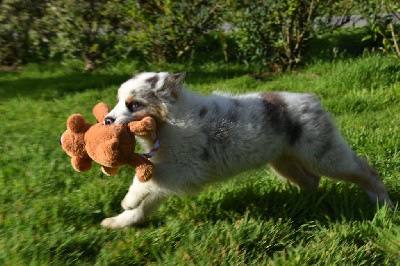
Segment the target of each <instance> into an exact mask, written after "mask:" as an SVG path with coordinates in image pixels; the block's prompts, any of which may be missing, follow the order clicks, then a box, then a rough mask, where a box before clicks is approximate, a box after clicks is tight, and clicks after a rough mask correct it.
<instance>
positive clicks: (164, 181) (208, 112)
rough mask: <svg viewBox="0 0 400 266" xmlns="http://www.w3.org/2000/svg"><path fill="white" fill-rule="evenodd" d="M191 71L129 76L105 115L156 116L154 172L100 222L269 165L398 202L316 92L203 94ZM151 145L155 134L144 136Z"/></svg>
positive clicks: (122, 221)
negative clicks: (192, 83) (190, 79)
mask: <svg viewBox="0 0 400 266" xmlns="http://www.w3.org/2000/svg"><path fill="white" fill-rule="evenodd" d="M184 78H185V73H177V74H171V73H168V72H145V73H140V74H138V75H136V76H135V77H133V78H131V79H129V80H128V81H126V82H125V83H123V84H122V85H121V86H120V88H119V89H118V103H117V105H116V106H115V107H114V108H113V110H111V112H110V113H109V114H108V115H107V116H106V118H105V121H104V123H105V124H113V123H117V124H120V123H127V122H129V121H132V120H140V119H142V118H143V117H145V116H151V117H153V118H154V119H155V120H156V122H157V130H156V135H157V136H158V138H159V140H160V147H159V150H158V151H157V152H156V154H155V156H154V157H153V158H151V161H152V162H153V163H154V164H155V169H156V171H155V176H154V178H152V179H151V180H150V181H148V182H145V183H140V182H139V181H138V180H137V178H136V176H135V177H134V179H133V183H132V185H131V186H130V188H129V191H128V193H127V194H126V196H125V198H124V199H123V201H122V204H121V205H122V208H123V209H124V210H125V211H123V212H122V213H121V214H119V215H117V216H115V217H111V218H106V219H104V220H103V221H102V223H101V224H102V226H104V227H106V228H122V227H126V226H131V225H136V224H141V223H143V222H145V221H146V220H147V218H148V217H149V216H150V215H151V214H152V213H153V212H154V211H155V210H156V209H157V207H158V206H159V205H160V204H161V203H162V202H163V201H164V200H166V199H167V198H168V197H169V196H171V195H185V194H188V193H196V192H199V191H200V190H201V189H202V188H204V187H205V186H206V185H208V184H212V183H214V182H218V181H222V180H225V179H227V178H229V177H232V176H235V175H237V174H239V173H241V172H243V171H246V170H249V169H252V168H255V167H259V166H262V165H269V166H270V168H271V169H272V170H273V171H274V172H275V173H276V174H277V175H278V176H280V177H282V178H284V179H286V180H288V181H290V182H292V183H294V184H296V185H297V186H299V187H300V188H303V189H316V188H318V185H319V181H320V178H321V176H327V177H331V178H334V179H339V180H344V181H350V182H353V183H355V184H357V185H358V186H360V187H361V188H362V189H363V190H364V191H365V192H366V193H367V195H368V196H369V197H370V198H371V200H372V201H374V202H376V201H378V202H379V203H380V204H387V205H389V206H392V202H391V200H390V198H389V195H388V193H387V189H386V187H385V185H384V184H383V183H382V181H381V178H380V177H379V175H378V173H377V172H376V171H375V170H374V169H373V168H372V167H371V166H369V164H368V162H367V161H366V160H365V159H363V158H360V157H358V156H357V155H356V154H355V152H354V151H353V150H352V149H351V148H350V147H349V146H348V144H346V141H345V140H344V138H343V137H342V136H341V134H340V133H339V131H338V129H337V128H336V126H335V125H334V123H333V122H332V119H331V117H330V116H329V115H328V114H327V113H326V112H325V111H324V109H323V107H322V106H321V104H320V102H319V100H318V98H317V97H316V96H315V95H313V94H308V93H307V94H302V93H290V92H276V91H272V92H260V93H251V94H244V95H230V94H223V93H214V94H211V95H208V96H202V95H199V94H197V93H195V92H192V91H190V90H188V89H186V88H185V87H184V85H183V81H184ZM138 141H139V143H140V144H141V145H142V147H143V148H144V149H148V150H149V149H151V147H152V141H151V139H150V138H149V137H147V138H143V137H138Z"/></svg>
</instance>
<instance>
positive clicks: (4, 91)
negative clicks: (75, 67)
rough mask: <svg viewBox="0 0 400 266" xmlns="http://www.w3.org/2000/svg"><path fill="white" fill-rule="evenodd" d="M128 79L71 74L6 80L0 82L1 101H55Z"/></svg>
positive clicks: (122, 76)
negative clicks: (33, 99)
mask: <svg viewBox="0 0 400 266" xmlns="http://www.w3.org/2000/svg"><path fill="white" fill-rule="evenodd" d="M127 78H128V76H126V75H106V74H89V73H69V74H65V75H60V76H54V77H43V78H42V77H21V78H19V79H10V80H7V79H6V80H0V99H1V100H8V99H12V98H15V97H22V98H27V97H28V98H40V99H53V98H55V97H56V96H58V97H59V96H63V95H65V94H69V93H74V92H79V91H85V90H87V89H103V88H105V87H107V86H111V85H119V84H120V83H122V82H123V81H125V80H126V79H127Z"/></svg>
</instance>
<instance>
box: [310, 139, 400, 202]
mask: <svg viewBox="0 0 400 266" xmlns="http://www.w3.org/2000/svg"><path fill="white" fill-rule="evenodd" d="M329 143H330V144H329V145H325V147H324V152H323V153H321V152H316V153H314V156H313V159H312V160H313V162H314V165H313V169H314V171H315V172H318V173H319V174H321V175H323V176H328V177H331V178H335V179H339V180H344V181H350V182H353V183H355V184H356V185H358V186H360V187H361V188H362V189H363V190H364V191H365V192H366V193H367V194H368V196H369V197H370V199H371V200H372V201H373V202H376V201H378V202H379V203H380V204H384V203H386V204H387V205H389V206H393V204H392V202H391V200H390V198H389V195H388V193H387V189H386V187H385V185H384V184H383V183H382V180H381V177H380V176H379V174H378V173H377V172H376V171H375V169H373V168H372V167H371V166H370V165H369V164H368V162H367V161H366V160H365V159H363V158H361V157H358V156H357V155H356V154H355V153H354V151H353V150H352V149H351V148H350V147H349V146H348V144H347V143H346V142H345V141H344V139H343V138H342V137H341V135H340V134H339V133H338V132H336V133H334V134H333V135H332V138H330V139H329ZM310 159H311V158H310Z"/></svg>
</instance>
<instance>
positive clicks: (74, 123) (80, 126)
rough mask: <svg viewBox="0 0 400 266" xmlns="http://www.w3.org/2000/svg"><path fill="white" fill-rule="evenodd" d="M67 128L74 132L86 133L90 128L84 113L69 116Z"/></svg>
mask: <svg viewBox="0 0 400 266" xmlns="http://www.w3.org/2000/svg"><path fill="white" fill-rule="evenodd" d="M67 128H68V129H69V130H71V131H72V132H74V133H84V132H86V131H87V130H88V128H89V125H88V123H86V120H85V118H84V117H83V116H82V115H80V114H73V115H71V116H70V117H68V120H67Z"/></svg>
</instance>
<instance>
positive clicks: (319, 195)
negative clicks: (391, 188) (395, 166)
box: [155, 184, 400, 225]
mask: <svg viewBox="0 0 400 266" xmlns="http://www.w3.org/2000/svg"><path fill="white" fill-rule="evenodd" d="M391 198H392V200H393V201H394V204H397V202H399V200H400V199H399V195H391ZM172 208H173V209H174V210H173V212H180V210H179V209H175V208H174V207H172ZM191 211H193V213H191V214H190V215H191V219H193V220H196V221H197V222H199V221H204V222H210V221H212V222H217V221H221V220H232V219H238V218H239V217H242V216H244V215H246V213H249V215H250V217H255V218H257V217H259V218H262V219H265V220H268V219H271V218H272V219H274V220H278V219H283V220H290V221H293V223H294V224H297V225H301V224H304V223H308V222H311V221H319V222H320V223H321V224H329V223H330V222H332V221H342V220H346V221H364V220H367V221H368V220H372V219H373V218H374V216H375V213H376V211H377V207H376V206H375V205H374V204H373V203H371V202H370V201H369V199H368V198H367V196H366V194H365V193H364V192H363V191H362V190H361V189H359V188H358V187H356V186H354V185H350V186H348V184H343V185H342V184H339V185H336V184H332V185H329V186H327V187H324V186H321V187H320V188H319V189H318V190H317V191H304V190H300V189H298V188H296V187H290V188H289V190H284V191H268V192H265V193H260V192H259V191H257V190H255V189H254V188H252V187H245V188H243V189H242V190H240V191H233V192H227V193H224V196H223V197H222V199H220V200H217V201H212V200H210V199H198V200H197V203H196V206H195V209H194V210H191ZM177 214H178V215H179V213H177ZM157 220H158V219H157ZM155 222H156V223H157V222H160V221H159V220H158V221H155Z"/></svg>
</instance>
